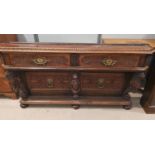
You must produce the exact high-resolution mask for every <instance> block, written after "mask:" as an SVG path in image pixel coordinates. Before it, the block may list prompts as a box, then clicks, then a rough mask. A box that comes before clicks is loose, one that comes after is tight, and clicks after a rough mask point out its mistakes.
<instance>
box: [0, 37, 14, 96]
mask: <svg viewBox="0 0 155 155" xmlns="http://www.w3.org/2000/svg"><path fill="white" fill-rule="evenodd" d="M12 41H16V35H14V34H0V42H12ZM2 63H3V61H2V57H1V56H0V96H5V97H11V98H16V94H15V93H14V92H13V90H12V87H11V85H10V83H9V81H8V80H7V79H6V77H5V71H4V69H3V67H2Z"/></svg>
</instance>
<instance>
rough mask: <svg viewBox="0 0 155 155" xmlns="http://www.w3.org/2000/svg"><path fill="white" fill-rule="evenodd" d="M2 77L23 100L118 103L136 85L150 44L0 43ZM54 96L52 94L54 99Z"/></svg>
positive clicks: (125, 99)
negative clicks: (4, 76) (4, 74)
mask: <svg viewBox="0 0 155 155" xmlns="http://www.w3.org/2000/svg"><path fill="white" fill-rule="evenodd" d="M0 52H1V56H2V58H3V61H4V65H3V67H4V68H5V69H6V70H7V73H8V77H9V78H8V79H9V80H10V83H11V85H12V86H13V88H14V90H15V91H16V93H18V94H19V96H20V97H21V98H22V100H21V107H23V108H24V107H26V106H27V105H29V104H70V105H74V107H75V108H77V107H78V106H79V105H83V104H86V105H122V106H123V107H124V108H125V109H130V108H131V107H132V102H131V99H130V96H129V92H136V91H139V90H140V89H141V87H142V85H141V80H142V78H140V77H141V75H142V73H145V72H146V71H147V70H148V68H149V61H148V60H150V56H151V55H152V53H153V52H154V50H153V48H152V47H150V46H149V45H145V44H138V45H136V44H125V45H123V44H120V45H114V44H111V45H84V44H66V45H64V44H53V45H49V44H24V43H22V44H21V43H20V44H18V43H15V44H13V43H11V44H7V43H5V44H0ZM55 96H58V97H57V98H56V97H55Z"/></svg>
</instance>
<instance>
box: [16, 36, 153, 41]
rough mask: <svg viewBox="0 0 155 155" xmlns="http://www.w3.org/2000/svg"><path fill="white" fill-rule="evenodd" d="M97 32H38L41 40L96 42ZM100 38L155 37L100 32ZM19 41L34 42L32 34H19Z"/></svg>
mask: <svg viewBox="0 0 155 155" xmlns="http://www.w3.org/2000/svg"><path fill="white" fill-rule="evenodd" d="M97 36H98V35H97V34H48V35H47V34H39V40H40V41H41V42H66V43H71V42H73V43H83V42H84V43H96V42H97ZM102 38H124V39H125V38H127V39H155V34H102ZM18 39H19V41H21V42H25V41H26V42H34V38H33V35H32V34H19V35H18Z"/></svg>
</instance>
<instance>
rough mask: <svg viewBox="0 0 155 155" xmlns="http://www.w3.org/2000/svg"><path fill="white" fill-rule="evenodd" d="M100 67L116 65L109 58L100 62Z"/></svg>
mask: <svg viewBox="0 0 155 155" xmlns="http://www.w3.org/2000/svg"><path fill="white" fill-rule="evenodd" d="M101 63H102V65H104V66H113V65H115V64H116V63H117V61H116V60H113V59H111V58H105V59H103V60H102V61H101Z"/></svg>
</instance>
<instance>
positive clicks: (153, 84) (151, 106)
mask: <svg viewBox="0 0 155 155" xmlns="http://www.w3.org/2000/svg"><path fill="white" fill-rule="evenodd" d="M141 105H142V107H143V109H144V110H145V112H146V113H155V54H154V55H153V59H152V63H151V66H150V69H149V71H148V73H147V78H146V86H145V89H144V93H143V97H142V99H141Z"/></svg>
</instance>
